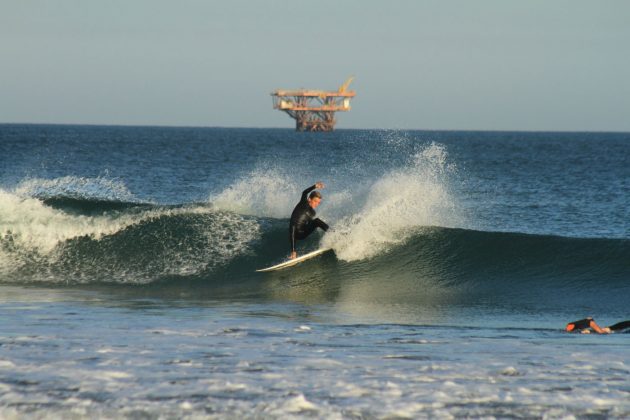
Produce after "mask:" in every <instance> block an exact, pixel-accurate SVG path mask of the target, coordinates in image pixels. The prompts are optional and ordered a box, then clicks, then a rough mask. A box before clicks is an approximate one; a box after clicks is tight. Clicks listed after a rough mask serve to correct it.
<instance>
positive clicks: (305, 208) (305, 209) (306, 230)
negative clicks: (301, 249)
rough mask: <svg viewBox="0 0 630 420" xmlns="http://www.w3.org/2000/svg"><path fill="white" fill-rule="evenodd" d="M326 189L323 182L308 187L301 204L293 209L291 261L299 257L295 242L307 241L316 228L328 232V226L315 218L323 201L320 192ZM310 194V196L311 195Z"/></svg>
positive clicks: (290, 233) (290, 227) (290, 235)
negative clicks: (316, 211) (316, 210)
mask: <svg viewBox="0 0 630 420" xmlns="http://www.w3.org/2000/svg"><path fill="white" fill-rule="evenodd" d="M323 188H324V184H323V183H322V182H317V183H316V184H315V185H313V186H311V187H308V188H307V189H305V190H304V191H303V192H302V198H301V199H300V202H299V203H298V204H297V205H296V206H295V208H294V209H293V213H291V223H290V224H289V240H290V242H291V256H290V257H289V258H290V259H294V258H295V257H297V252H296V250H295V241H296V240H298V239H299V240H301V239H305V238H306V237H307V236H308V235H310V234H311V233H313V231H314V230H315V229H316V228H321V229H323V230H324V232H326V231H327V230H328V225H327V224H326V223H324V222H323V221H322V220H320V219H319V218H316V217H315V209H316V208H317V206H319V203H321V201H322V195H321V193H320V192H319V191H314V190H321V189H323ZM309 193H310V194H309Z"/></svg>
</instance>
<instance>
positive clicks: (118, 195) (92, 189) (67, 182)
mask: <svg viewBox="0 0 630 420" xmlns="http://www.w3.org/2000/svg"><path fill="white" fill-rule="evenodd" d="M14 193H15V194H17V195H18V196H20V197H37V198H50V197H69V198H79V199H89V200H107V201H120V202H133V201H135V197H134V195H133V194H132V193H131V191H129V189H128V188H127V186H126V185H125V183H124V182H122V181H121V180H117V179H109V178H105V177H97V178H85V177H76V176H65V177H61V178H55V179H42V178H32V179H27V180H24V181H22V182H20V184H19V185H18V186H17V187H16V188H15V190H14Z"/></svg>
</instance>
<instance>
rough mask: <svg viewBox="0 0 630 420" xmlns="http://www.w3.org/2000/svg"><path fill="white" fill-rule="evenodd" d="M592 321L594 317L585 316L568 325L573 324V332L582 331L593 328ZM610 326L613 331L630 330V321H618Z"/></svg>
mask: <svg viewBox="0 0 630 420" xmlns="http://www.w3.org/2000/svg"><path fill="white" fill-rule="evenodd" d="M592 321H593V318H584V319H580V320H579V321H573V322H570V323H569V324H568V325H567V326H569V325H573V329H571V332H581V331H582V330H587V329H589V328H591V322H592ZM608 328H610V330H611V331H613V332H624V333H625V332H630V321H622V322H617V323H616V324H615V325H611V326H610V327H608ZM626 330H628V331H626Z"/></svg>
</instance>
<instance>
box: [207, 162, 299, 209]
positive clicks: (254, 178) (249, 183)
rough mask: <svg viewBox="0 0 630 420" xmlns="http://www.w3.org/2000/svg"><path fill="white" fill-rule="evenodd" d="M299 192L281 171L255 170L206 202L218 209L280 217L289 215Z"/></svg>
mask: <svg viewBox="0 0 630 420" xmlns="http://www.w3.org/2000/svg"><path fill="white" fill-rule="evenodd" d="M303 189H304V188H302V190H303ZM302 190H301V189H300V187H298V186H297V185H296V184H295V181H294V179H293V178H292V177H291V176H290V175H288V174H286V173H283V172H282V171H281V170H280V169H277V168H268V169H256V170H254V171H252V172H250V173H248V174H247V175H245V176H243V177H242V178H240V179H239V180H237V181H236V182H235V183H233V184H232V185H230V186H228V187H227V188H226V189H224V190H223V191H221V192H220V193H218V194H215V195H212V196H210V197H209V202H210V203H211V204H212V206H213V207H214V208H215V209H218V210H227V211H231V212H235V213H238V214H244V215H255V216H261V217H276V218H282V217H289V216H290V215H291V211H292V210H293V207H294V206H295V204H297V202H298V201H299V199H300V194H301V191H302Z"/></svg>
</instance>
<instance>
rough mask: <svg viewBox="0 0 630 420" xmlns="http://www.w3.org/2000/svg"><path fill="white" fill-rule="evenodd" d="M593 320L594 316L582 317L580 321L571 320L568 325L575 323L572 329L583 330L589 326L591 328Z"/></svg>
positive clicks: (575, 330)
mask: <svg viewBox="0 0 630 420" xmlns="http://www.w3.org/2000/svg"><path fill="white" fill-rule="evenodd" d="M592 320H593V318H584V319H580V320H579V321H573V322H570V323H569V324H568V325H567V326H569V325H573V329H571V331H572V332H579V331H581V330H586V329H588V328H591V321H592Z"/></svg>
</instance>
